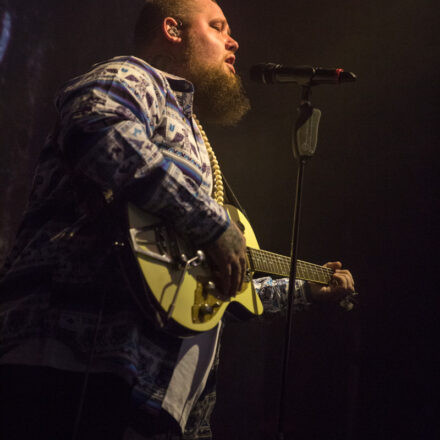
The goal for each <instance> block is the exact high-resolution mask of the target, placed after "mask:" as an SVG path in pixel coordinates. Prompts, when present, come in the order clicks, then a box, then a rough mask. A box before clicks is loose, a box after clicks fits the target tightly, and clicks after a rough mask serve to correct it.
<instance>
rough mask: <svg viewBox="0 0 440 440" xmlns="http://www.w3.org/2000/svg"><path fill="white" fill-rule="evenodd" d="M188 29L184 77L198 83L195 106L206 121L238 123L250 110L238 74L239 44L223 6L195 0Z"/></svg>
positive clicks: (184, 57)
mask: <svg viewBox="0 0 440 440" xmlns="http://www.w3.org/2000/svg"><path fill="white" fill-rule="evenodd" d="M194 4H195V9H194V11H193V13H192V14H191V18H190V20H189V23H188V26H187V32H186V39H185V43H184V44H185V50H184V54H183V60H182V67H183V72H182V76H184V77H185V78H186V79H188V80H190V81H192V82H193V84H194V86H195V100H194V105H195V109H196V111H197V112H198V113H199V117H201V118H202V119H203V120H204V121H207V122H211V123H217V124H221V125H232V124H235V123H237V122H238V121H239V120H240V119H241V118H242V117H243V115H244V114H245V113H247V111H248V110H249V109H250V105H249V100H248V99H247V98H246V95H245V93H244V91H243V88H242V85H241V80H240V77H239V76H238V75H236V73H235V68H234V62H235V52H236V51H237V50H238V43H237V42H236V41H235V40H234V39H233V38H232V37H231V36H230V28H229V25H228V22H227V21H226V18H225V16H224V15H223V12H222V10H221V9H220V7H219V6H218V5H217V4H216V3H214V2H213V1H211V0H194Z"/></svg>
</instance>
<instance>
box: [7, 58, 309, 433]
mask: <svg viewBox="0 0 440 440" xmlns="http://www.w3.org/2000/svg"><path fill="white" fill-rule="evenodd" d="M193 92H194V90H193V86H192V84H191V83H189V82H188V81H186V80H184V79H181V78H177V77H174V76H171V75H168V74H165V73H163V72H161V71H159V70H157V69H154V68H152V67H151V66H150V65H148V64H147V63H145V62H144V61H142V60H140V59H138V58H135V57H117V58H114V59H112V60H110V61H107V62H103V63H100V64H97V65H95V66H93V68H92V70H91V71H90V72H88V73H86V74H84V75H82V76H79V77H77V78H74V79H73V80H71V81H69V82H68V83H67V84H66V85H65V86H64V87H63V88H62V90H61V91H60V94H59V95H58V98H57V100H56V106H57V110H58V121H57V123H56V125H55V127H54V130H53V132H52V133H51V135H50V136H49V137H48V139H47V142H46V145H45V147H44V149H43V151H42V153H41V156H40V160H39V163H38V166H37V169H36V173H35V178H34V183H33V188H32V192H31V195H30V199H29V204H28V207H27V210H26V213H25V216H24V219H23V222H22V224H21V226H20V229H19V232H18V235H17V239H16V243H15V246H14V248H13V250H12V252H11V254H10V255H9V257H8V259H7V261H6V264H5V266H4V267H3V268H2V269H1V272H0V276H1V283H0V304H1V312H0V332H1V333H0V334H1V340H0V350H1V351H0V356H4V358H6V359H7V358H8V356H9V359H11V356H12V358H13V359H14V361H15V362H18V363H24V364H32V365H48V366H53V367H55V368H61V369H68V370H73V371H83V370H84V366H85V365H86V364H87V359H88V354H89V352H90V350H91V349H92V344H93V337H92V335H93V332H94V329H95V328H96V323H97V319H98V316H99V310H100V308H101V305H102V304H101V299H102V297H103V292H106V295H105V304H104V312H103V315H102V321H101V323H100V326H99V334H98V335H97V340H96V344H95V350H96V354H95V357H94V362H93V365H92V366H91V370H92V371H96V372H102V371H105V372H112V373H115V374H118V375H121V376H123V377H124V378H126V379H127V380H129V381H131V382H132V383H133V384H134V389H133V401H134V402H135V406H136V408H137V409H138V411H139V412H140V413H142V411H148V412H151V411H155V410H159V409H160V407H161V403H162V400H163V398H164V394H165V392H166V389H167V386H168V383H169V381H170V378H171V375H172V373H173V369H174V366H175V363H176V358H177V354H178V352H179V347H180V340H179V339H177V338H173V337H171V336H169V335H166V334H163V333H161V332H158V331H156V330H155V329H154V328H153V327H152V326H151V325H150V324H149V323H148V322H146V321H145V319H144V317H143V316H142V314H141V313H140V311H139V310H138V309H137V307H136V305H135V303H134V302H133V300H132V298H131V297H130V295H129V294H128V293H127V289H126V285H125V284H124V283H125V281H124V280H123V278H122V276H121V273H120V270H119V267H118V264H117V261H116V258H115V257H114V251H113V248H112V246H111V245H110V244H111V242H112V241H113V240H114V231H115V224H118V218H117V217H118V216H117V214H116V211H115V209H113V207H120V206H121V204H122V203H124V202H125V201H127V200H129V201H132V202H133V203H135V204H136V205H138V206H140V207H142V208H144V209H146V210H148V211H149V212H151V213H154V214H156V215H158V216H160V217H162V218H164V219H167V220H168V221H171V222H172V224H173V225H174V226H175V228H176V230H177V231H178V232H180V233H181V234H183V235H185V236H186V237H188V238H189V239H190V240H191V241H192V242H194V243H195V244H196V245H202V244H204V243H208V242H212V241H214V240H215V239H216V238H218V237H219V236H220V235H221V233H222V232H223V231H224V230H225V229H226V228H227V227H228V225H229V218H228V216H227V214H226V211H225V210H224V209H223V207H221V206H219V205H218V204H217V203H216V202H215V201H214V200H213V199H212V198H211V196H210V194H211V191H212V176H211V167H210V164H209V159H208V155H207V152H206V149H205V146H204V143H203V140H202V137H201V135H200V132H199V130H198V128H197V126H196V125H195V123H194V122H193V118H192V101H193ZM259 287H261V289H260V292H261V296H262V298H263V300H264V302H265V303H266V305H267V306H268V307H269V308H271V309H279V307H280V306H281V305H282V303H283V302H285V291H286V283H285V281H284V282H283V281H281V282H279V283H278V284H277V283H274V282H273V281H272V280H271V279H269V278H267V279H264V280H262V281H260V285H259ZM283 295H284V296H283ZM296 303H297V304H298V307H300V306H301V305H306V304H307V301H306V299H305V295H304V289H303V287H302V285H301V284H300V283H299V284H298V289H297V290H296ZM23 347H25V349H24V348H23ZM55 353H56V355H55ZM0 361H1V358H0ZM214 376H215V370H213V372H212V374H211V377H210V378H209V379H208V384H207V387H206V389H205V392H204V394H203V395H202V396H201V398H200V399H199V402H198V403H197V404H196V405H195V407H194V409H193V413H192V415H191V416H190V418H189V422H188V425H187V428H186V433H185V438H186V439H192V440H195V439H202V438H210V436H211V433H210V428H209V415H210V413H211V411H212V407H213V404H214V402H215V393H214V387H213V384H214V383H215V380H214Z"/></svg>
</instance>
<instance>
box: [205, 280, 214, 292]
mask: <svg viewBox="0 0 440 440" xmlns="http://www.w3.org/2000/svg"><path fill="white" fill-rule="evenodd" d="M205 289H206V292H207V293H211V294H213V293H214V292H215V289H216V286H215V283H214V282H213V281H208V282H207V283H206V285H205Z"/></svg>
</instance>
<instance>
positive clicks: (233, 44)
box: [226, 35, 240, 53]
mask: <svg viewBox="0 0 440 440" xmlns="http://www.w3.org/2000/svg"><path fill="white" fill-rule="evenodd" d="M239 47H240V46H239V44H238V42H237V41H235V40H234V39H233V38H232V37H231V36H230V35H228V39H227V40H226V49H228V50H230V51H231V52H234V53H235V52H237V50H238V48H239Z"/></svg>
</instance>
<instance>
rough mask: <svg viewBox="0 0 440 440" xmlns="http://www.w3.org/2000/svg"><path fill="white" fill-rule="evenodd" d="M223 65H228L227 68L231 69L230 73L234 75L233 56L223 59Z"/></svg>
mask: <svg viewBox="0 0 440 440" xmlns="http://www.w3.org/2000/svg"><path fill="white" fill-rule="evenodd" d="M225 63H226V64H227V65H228V67H229V68H230V69H231V71H232V73H235V67H234V63H235V56H234V55H231V56H229V57H228V58H226V59H225Z"/></svg>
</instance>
